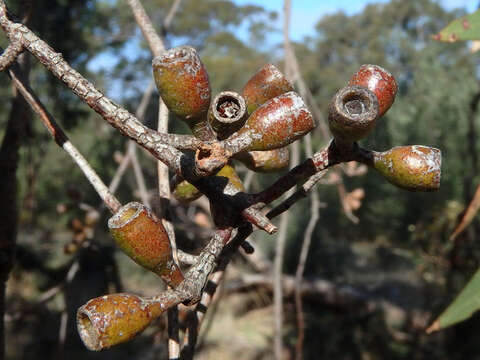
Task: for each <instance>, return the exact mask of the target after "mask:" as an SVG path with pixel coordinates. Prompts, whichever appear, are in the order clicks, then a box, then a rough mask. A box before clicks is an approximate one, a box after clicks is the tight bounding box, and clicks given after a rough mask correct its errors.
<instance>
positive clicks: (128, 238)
mask: <svg viewBox="0 0 480 360" xmlns="http://www.w3.org/2000/svg"><path fill="white" fill-rule="evenodd" d="M108 228H109V230H110V234H111V235H112V237H113V238H114V239H115V242H116V243H117V245H118V247H119V248H120V249H121V250H122V251H123V252H124V253H125V254H127V255H128V256H129V257H130V258H131V259H132V260H133V261H135V262H136V263H137V264H139V265H141V266H143V267H144V268H146V269H148V270H150V271H152V272H154V273H155V274H157V275H158V276H160V277H161V278H162V279H163V280H164V281H165V282H166V283H167V284H168V285H170V286H171V287H174V288H175V287H176V286H177V285H178V284H180V283H181V282H182V281H183V274H182V272H181V270H180V268H179V267H178V265H177V264H176V263H175V261H174V260H173V256H172V248H171V245H170V240H169V238H168V235H167V232H166V230H165V228H164V227H163V225H162V223H161V222H160V221H159V220H158V219H156V218H155V217H154V215H153V214H152V213H151V211H150V209H148V208H147V207H146V206H144V205H143V204H140V203H137V202H130V203H128V204H126V205H124V206H123V207H122V208H120V210H119V211H118V212H117V213H116V214H115V215H113V216H112V217H111V218H110V219H109V220H108Z"/></svg>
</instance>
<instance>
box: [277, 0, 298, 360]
mask: <svg viewBox="0 0 480 360" xmlns="http://www.w3.org/2000/svg"><path fill="white" fill-rule="evenodd" d="M291 6H292V4H291V1H290V0H284V2H283V44H284V53H285V73H286V75H287V78H290V77H291V76H290V75H291V74H290V69H291V65H290V60H291V56H290V51H289V48H290V36H289V27H290V14H291ZM299 158H300V149H299V147H298V143H294V144H292V154H291V158H290V169H292V168H293V167H295V166H296V165H297V164H298V162H299ZM292 191H293V189H291V190H289V193H287V195H286V196H287V197H288V196H291V193H292ZM289 217H290V214H289V213H288V212H285V213H284V214H283V215H282V217H281V219H280V226H279V228H280V231H279V235H278V238H277V241H276V244H275V258H274V262H273V309H274V310H273V311H274V321H275V329H274V330H275V331H274V355H275V359H276V360H281V359H282V358H283V355H282V354H283V287H282V274H283V260H284V256H285V245H286V242H287V235H288V220H289Z"/></svg>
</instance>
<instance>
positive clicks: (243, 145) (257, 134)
mask: <svg viewBox="0 0 480 360" xmlns="http://www.w3.org/2000/svg"><path fill="white" fill-rule="evenodd" d="M314 127H315V121H314V120H313V117H312V114H311V113H310V111H309V110H308V109H307V107H306V105H305V103H304V102H303V100H302V98H301V97H300V96H299V95H298V94H297V93H296V92H294V91H290V92H288V93H286V94H282V95H279V96H277V97H275V98H273V99H270V100H268V101H267V102H266V103H264V104H263V105H262V106H260V107H259V108H258V109H257V110H255V111H254V112H253V113H252V114H251V115H250V117H249V118H248V119H247V122H246V123H245V125H244V126H243V127H242V128H241V129H240V130H239V131H238V132H237V133H235V134H233V135H232V136H231V137H230V138H228V139H227V140H225V142H224V146H225V148H226V149H227V150H229V151H231V152H232V153H233V154H236V153H239V152H241V151H264V150H273V149H278V148H281V147H284V146H286V145H288V144H291V143H292V142H294V141H295V140H297V139H299V138H301V137H302V136H304V135H305V134H307V133H308V132H309V131H311V130H312V129H313V128H314Z"/></svg>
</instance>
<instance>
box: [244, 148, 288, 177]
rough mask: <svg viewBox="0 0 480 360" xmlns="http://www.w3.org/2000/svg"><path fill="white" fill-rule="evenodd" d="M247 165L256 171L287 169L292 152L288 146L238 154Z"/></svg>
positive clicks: (265, 171)
mask: <svg viewBox="0 0 480 360" xmlns="http://www.w3.org/2000/svg"><path fill="white" fill-rule="evenodd" d="M235 159H237V160H240V161H241V162H242V163H243V164H244V165H245V166H246V167H248V168H249V169H250V170H252V171H255V172H261V173H270V172H275V171H280V170H282V169H285V168H286V167H287V166H288V164H289V162H290V152H289V150H288V148H287V147H283V148H280V149H274V150H267V151H247V152H242V153H239V154H237V156H236V157H235Z"/></svg>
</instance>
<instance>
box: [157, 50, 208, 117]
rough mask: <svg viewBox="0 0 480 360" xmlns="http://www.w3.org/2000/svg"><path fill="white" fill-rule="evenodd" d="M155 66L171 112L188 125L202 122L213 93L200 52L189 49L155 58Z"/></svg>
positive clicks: (158, 84) (164, 97)
mask: <svg viewBox="0 0 480 360" xmlns="http://www.w3.org/2000/svg"><path fill="white" fill-rule="evenodd" d="M152 66H153V75H154V78H155V83H156V85H157V88H158V92H159V93H160V96H161V97H162V99H163V101H164V102H165V105H167V107H168V109H169V110H170V111H171V112H172V113H174V114H175V115H177V116H179V117H180V118H182V119H184V120H186V121H187V122H189V123H192V122H193V123H196V122H198V121H200V120H202V117H204V116H206V113H207V111H208V106H209V105H210V96H211V95H210V94H211V92H210V82H209V80H208V74H207V70H206V69H205V66H204V65H203V63H202V62H201V61H200V57H199V56H198V54H197V51H196V50H195V49H194V48H192V47H190V46H180V47H176V48H173V49H170V50H168V51H166V52H165V53H164V54H162V55H160V56H157V57H156V58H154V59H153V61H152ZM190 125H193V124H190Z"/></svg>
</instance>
